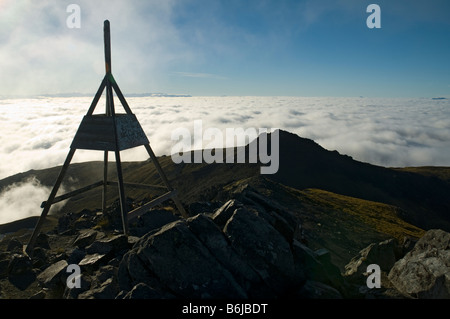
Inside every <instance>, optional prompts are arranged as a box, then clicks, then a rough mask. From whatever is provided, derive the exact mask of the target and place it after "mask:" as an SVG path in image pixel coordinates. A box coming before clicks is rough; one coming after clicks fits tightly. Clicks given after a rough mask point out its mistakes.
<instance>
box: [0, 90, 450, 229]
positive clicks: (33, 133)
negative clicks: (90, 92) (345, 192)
mask: <svg viewBox="0 0 450 319" xmlns="http://www.w3.org/2000/svg"><path fill="white" fill-rule="evenodd" d="M116 100H117V99H116ZM91 101H92V97H71V98H62V97H59V98H51V97H44V98H35V99H4V100H0V130H1V134H0V158H1V159H2V160H1V161H0V179H3V178H5V177H7V176H11V175H13V174H16V173H19V172H25V171H28V170H30V169H42V168H47V167H53V166H57V165H62V163H63V162H64V159H65V157H66V156H67V153H68V151H69V147H70V144H71V142H72V139H73V137H74V135H75V133H76V131H77V129H78V126H79V124H80V122H81V120H82V118H83V116H84V115H85V114H86V112H87V109H88V108H89V105H90V103H91ZM127 101H128V104H129V105H130V107H131V109H132V111H133V113H134V114H135V115H136V116H137V118H138V120H139V122H140V124H141V126H142V128H143V129H144V131H145V133H146V134H147V136H148V138H149V140H150V144H151V146H152V148H153V150H154V152H155V153H156V154H157V155H158V156H160V155H163V154H165V155H170V154H171V149H172V147H174V145H175V144H176V143H177V142H179V141H178V140H173V139H172V132H173V131H174V130H176V129H178V128H187V129H188V130H190V131H191V132H192V134H193V130H194V121H195V120H202V125H203V130H205V129H207V128H218V129H220V130H221V131H222V132H223V135H224V136H225V130H226V128H244V129H246V128H268V129H271V128H280V129H284V130H287V131H290V132H293V133H296V134H298V135H299V136H302V137H305V138H310V139H313V140H314V141H316V142H317V143H319V144H320V145H321V146H323V147H324V148H326V149H329V150H337V151H339V152H340V153H341V154H347V155H350V156H352V157H353V158H354V159H356V160H359V161H364V162H369V163H372V164H376V165H382V166H387V167H404V166H429V165H433V166H450V100H445V99H443V100H433V99H428V98H416V99H406V98H386V99H384V98H362V97H361V98H331V97H330V98H327V97H130V98H127ZM115 104H116V112H117V113H121V112H123V110H122V107H121V105H120V103H119V101H118V100H117V101H116V103H115ZM104 111H105V101H104V98H102V99H101V100H100V101H99V103H98V105H97V108H96V112H95V113H104ZM207 144H209V141H204V143H203V145H200V144H197V145H192V146H193V148H194V149H198V148H201V147H202V146H206V145H207ZM121 156H122V160H123V161H140V160H146V159H147V158H148V154H147V153H146V151H145V149H144V148H143V147H139V148H135V149H131V150H126V151H123V152H122V153H121ZM110 158H112V159H113V156H110ZM102 159H103V155H102V152H98V151H83V150H77V152H76V153H75V157H74V159H73V160H72V162H82V161H91V160H102ZM49 192H50V190H49V189H48V188H45V187H43V186H42V185H40V184H39V182H38V181H36V180H30V181H28V182H26V183H21V184H19V185H13V186H11V187H9V188H7V189H5V190H3V192H2V193H1V194H0V224H1V223H5V222H8V221H11V220H15V219H18V218H17V216H20V218H23V217H25V216H29V215H38V214H40V210H39V207H40V203H41V202H42V201H43V200H46V199H47V197H48V194H49Z"/></svg>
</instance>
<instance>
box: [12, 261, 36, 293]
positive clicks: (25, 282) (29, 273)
mask: <svg viewBox="0 0 450 319" xmlns="http://www.w3.org/2000/svg"><path fill="white" fill-rule="evenodd" d="M8 279H9V281H10V282H11V283H12V284H13V285H14V286H16V287H17V288H19V289H20V290H24V289H26V288H27V287H28V286H29V285H30V284H31V283H32V282H33V281H35V279H36V274H35V272H34V271H33V266H32V263H31V259H30V257H28V256H26V255H22V254H13V255H12V257H11V260H10V261H9V264H8Z"/></svg>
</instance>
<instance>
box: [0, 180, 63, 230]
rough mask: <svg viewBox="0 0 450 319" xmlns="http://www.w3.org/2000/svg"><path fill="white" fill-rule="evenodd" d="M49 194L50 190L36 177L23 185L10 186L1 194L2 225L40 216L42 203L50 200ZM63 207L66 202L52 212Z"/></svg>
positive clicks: (0, 220) (54, 207) (54, 206)
mask: <svg viewBox="0 0 450 319" xmlns="http://www.w3.org/2000/svg"><path fill="white" fill-rule="evenodd" d="M62 191H63V192H64V190H62ZM49 194H50V188H49V187H45V186H42V185H41V184H40V182H39V181H38V180H37V179H36V178H34V177H32V178H30V179H28V180H26V181H24V182H22V183H18V184H13V185H10V186H9V187H7V188H6V189H4V190H3V191H2V192H1V193H0V224H4V223H9V222H12V221H14V220H18V219H22V218H26V217H30V216H39V215H40V214H41V209H40V206H41V203H42V202H43V201H44V200H45V199H47V198H48V195H49ZM63 205H64V202H60V203H57V204H55V205H53V206H52V209H51V210H50V212H53V211H56V210H59V209H60V208H61V207H62V206H63Z"/></svg>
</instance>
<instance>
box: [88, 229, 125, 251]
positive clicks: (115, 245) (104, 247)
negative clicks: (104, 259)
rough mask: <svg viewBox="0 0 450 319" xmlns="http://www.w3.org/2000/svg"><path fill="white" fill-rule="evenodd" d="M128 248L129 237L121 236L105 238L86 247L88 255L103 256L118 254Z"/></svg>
mask: <svg viewBox="0 0 450 319" xmlns="http://www.w3.org/2000/svg"><path fill="white" fill-rule="evenodd" d="M127 248H128V240H127V236H125V235H123V234H120V235H116V236H112V237H110V238H103V239H99V240H96V241H94V242H93V243H92V244H90V245H89V246H87V247H86V252H87V253H88V254H94V253H98V254H103V255H106V254H108V253H118V252H121V251H123V250H126V249H127Z"/></svg>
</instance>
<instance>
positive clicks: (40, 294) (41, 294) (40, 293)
mask: <svg viewBox="0 0 450 319" xmlns="http://www.w3.org/2000/svg"><path fill="white" fill-rule="evenodd" d="M46 296H47V292H46V291H45V290H44V289H42V290H40V291H38V292H37V293H35V294H34V295H32V296H31V297H30V298H29V299H45V297H46Z"/></svg>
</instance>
